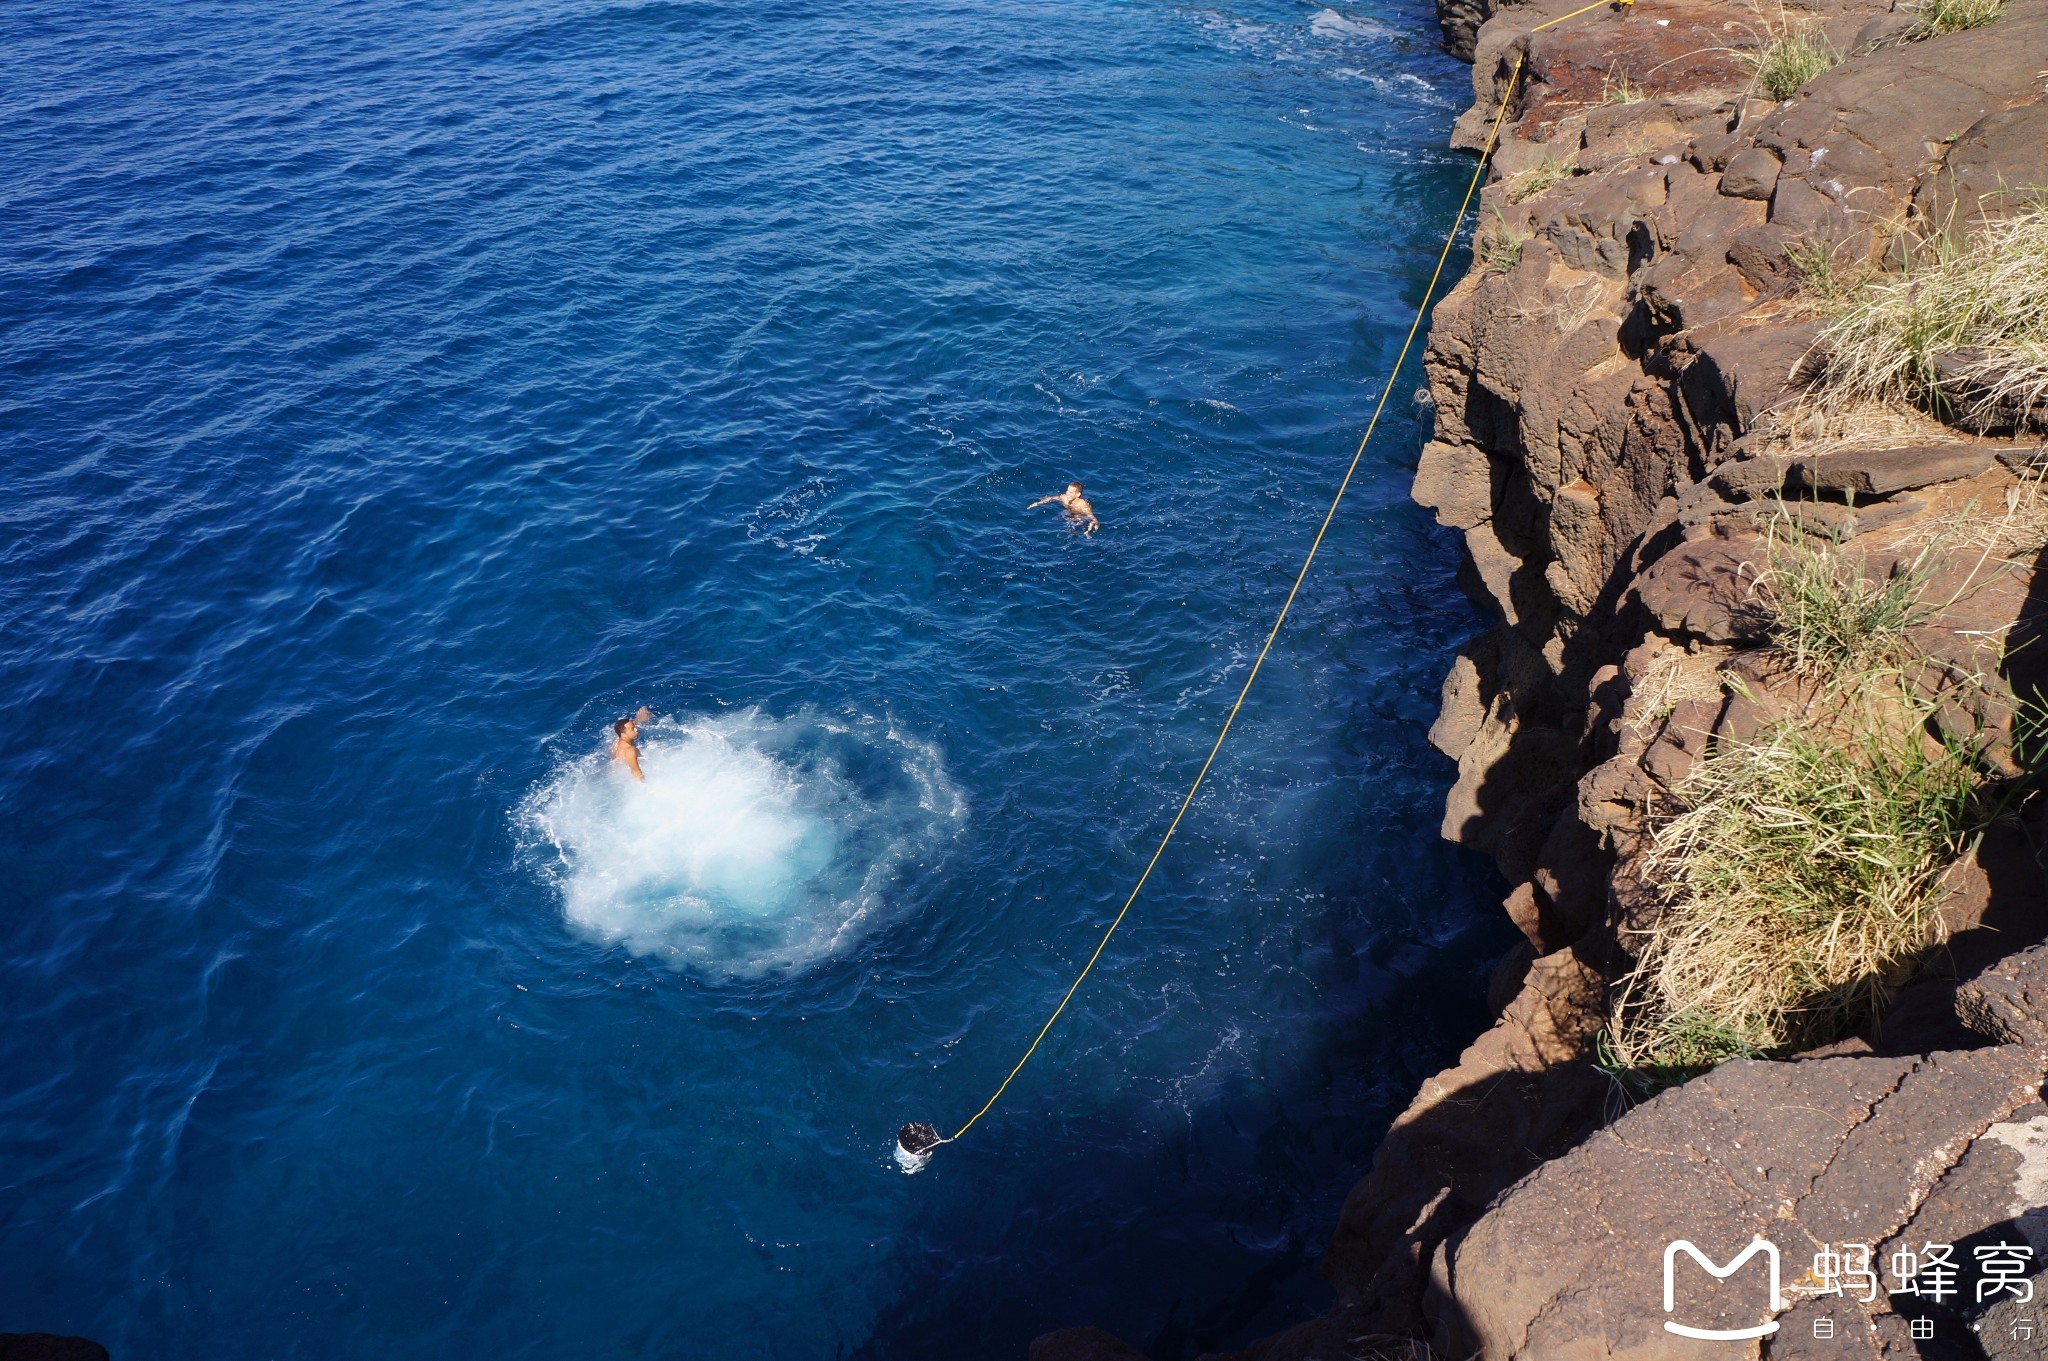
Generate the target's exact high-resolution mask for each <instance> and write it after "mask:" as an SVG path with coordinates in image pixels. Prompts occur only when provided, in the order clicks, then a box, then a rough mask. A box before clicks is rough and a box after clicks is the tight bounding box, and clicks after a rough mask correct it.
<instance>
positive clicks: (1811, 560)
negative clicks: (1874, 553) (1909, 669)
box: [1758, 510, 1940, 684]
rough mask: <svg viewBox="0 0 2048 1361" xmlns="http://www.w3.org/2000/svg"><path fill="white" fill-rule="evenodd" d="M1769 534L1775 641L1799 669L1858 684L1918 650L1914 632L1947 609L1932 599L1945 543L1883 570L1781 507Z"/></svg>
mask: <svg viewBox="0 0 2048 1361" xmlns="http://www.w3.org/2000/svg"><path fill="white" fill-rule="evenodd" d="M1767 536H1768V539H1767V545H1766V561H1767V564H1768V566H1767V567H1766V569H1765V571H1764V573H1763V576H1762V579H1761V580H1760V581H1759V582H1758V587H1759V589H1758V596H1759V601H1760V603H1761V605H1762V606H1763V608H1764V611H1765V614H1766V615H1767V618H1768V629H1769V637H1770V642H1771V645H1772V646H1773V647H1774V648H1776V649H1777V651H1778V652H1779V653H1780V654H1782V655H1783V656H1784V657H1785V658H1786V660H1788V661H1789V662H1790V663H1791V664H1792V669H1793V670H1794V671H1796V672H1798V673H1800V674H1802V675H1806V676H1810V677H1815V678H1818V679H1820V680H1823V681H1830V682H1846V683H1850V684H1854V683H1857V682H1858V681H1860V680H1861V679H1862V678H1864V677H1867V676H1869V675H1871V674H1874V673H1880V672H1886V671H1891V670H1895V669H1897V668H1899V667H1902V666H1904V665H1906V664H1907V663H1908V662H1910V661H1911V660H1912V659H1913V657H1914V656H1915V655H1917V652H1918V648H1917V646H1916V644H1915V643H1914V640H1913V633H1914V631H1915V630H1917V629H1919V628H1920V627H1922V626H1923V625H1925V624H1926V623H1927V622H1928V621H1929V620H1931V619H1933V618H1934V616H1935V615H1936V614H1937V613H1939V612H1940V611H1939V607H1938V606H1937V605H1934V604H1930V603H1929V602H1928V601H1927V600H1926V598H1925V595H1926V588H1927V583H1928V581H1929V579H1930V578H1931V577H1932V576H1933V575H1934V571H1935V568H1936V567H1937V565H1938V562H1937V558H1936V550H1937V548H1938V546H1939V545H1938V543H1936V544H1930V545H1928V547H1926V548H1924V549H1922V550H1921V552H1920V553H1919V555H1918V556H1917V557H1914V558H1912V559H1910V560H1903V561H1900V562H1899V563H1897V564H1895V565H1894V566H1893V567H1892V569H1891V570H1890V571H1889V572H1886V573H1884V574H1883V575H1881V576H1880V575H1876V574H1873V573H1872V572H1871V571H1870V570H1869V566H1868V564H1867V562H1866V560H1865V558H1864V556H1863V554H1861V553H1860V552H1856V551H1853V550H1851V549H1849V548H1847V547H1845V546H1844V545H1843V543H1842V542H1841V540H1840V539H1833V538H1831V539H1825V540H1816V539H1813V538H1810V537H1808V536H1807V535H1805V534H1803V533H1801V532H1800V531H1799V530H1798V529H1796V528H1794V527H1792V523H1791V517H1790V514H1789V512H1783V511H1782V510H1781V513H1780V515H1779V516H1778V517H1777V519H1776V520H1774V521H1773V522H1772V524H1771V525H1770V526H1769V528H1768V530H1767Z"/></svg>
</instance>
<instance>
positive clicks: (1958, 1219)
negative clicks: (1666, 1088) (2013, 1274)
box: [1430, 1046, 2042, 1361]
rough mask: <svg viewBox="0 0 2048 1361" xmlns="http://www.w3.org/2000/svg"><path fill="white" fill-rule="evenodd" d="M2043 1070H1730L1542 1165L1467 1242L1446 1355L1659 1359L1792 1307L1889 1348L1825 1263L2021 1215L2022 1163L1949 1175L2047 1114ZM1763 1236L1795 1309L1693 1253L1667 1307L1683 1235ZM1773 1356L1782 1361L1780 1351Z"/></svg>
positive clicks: (1445, 1292) (1839, 1066) (1725, 1241)
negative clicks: (2040, 1109) (1827, 1316)
mask: <svg viewBox="0 0 2048 1361" xmlns="http://www.w3.org/2000/svg"><path fill="white" fill-rule="evenodd" d="M2041 1078H2042V1073H2041V1068H2040V1054H2039V1052H2038V1051H2031V1050H2028V1049H2026V1048H2024V1047H2020V1046H2005V1047H1999V1048H1992V1049H1981V1050H1975V1051H1968V1052H1959V1053H1957V1052H1952V1053H1938V1054H1930V1055H1922V1056H1914V1057H1906V1058H1832V1059H1817V1060H1813V1061H1810V1062H1806V1063H1732V1064H1728V1065H1725V1066H1723V1067H1721V1068H1719V1069H1716V1070H1715V1071H1714V1072H1713V1073H1711V1074H1709V1075H1707V1076H1706V1077H1703V1078H1698V1079H1696V1080H1694V1081H1693V1082H1691V1083H1689V1084H1688V1085H1686V1086H1685V1087H1682V1088H1679V1089H1677V1090H1675V1091H1671V1092H1667V1093H1665V1094H1664V1095H1663V1096H1660V1097H1658V1098H1657V1099H1656V1100H1655V1101H1652V1102H1650V1103H1648V1104H1647V1105H1644V1106H1641V1107H1638V1108H1637V1109H1635V1110H1633V1111H1631V1112H1629V1114H1627V1115H1626V1116H1624V1117H1622V1118H1621V1119H1620V1120H1618V1121H1616V1122H1615V1123H1614V1124H1613V1125H1611V1126H1609V1127H1608V1128H1607V1129H1604V1130H1602V1131H1600V1132H1599V1133H1598V1134H1595V1135H1594V1136H1592V1137H1591V1138H1590V1139H1588V1140H1587V1141H1586V1142H1585V1143H1584V1144H1583V1145H1581V1146H1580V1147H1578V1148H1575V1149H1573V1150H1572V1151H1571V1152H1570V1153H1568V1154H1566V1155H1565V1156H1563V1157H1561V1158H1558V1159H1557V1160H1555V1161H1553V1162H1550V1163H1548V1164H1546V1165H1544V1166H1543V1167H1541V1168H1538V1169H1537V1170H1536V1172H1535V1173H1534V1174H1533V1175H1531V1176H1530V1177H1529V1178H1527V1179H1526V1180H1525V1181H1523V1182H1521V1183H1520V1184H1518V1185H1516V1186H1515V1187H1514V1189H1513V1190H1511V1191H1510V1192H1509V1193H1508V1194H1506V1195H1505V1196H1502V1197H1501V1198H1500V1199H1499V1200H1498V1201H1497V1202H1496V1203H1495V1204H1494V1206H1493V1208H1492V1209H1491V1210H1489V1211H1488V1212H1487V1213H1486V1215H1485V1216H1484V1217H1483V1218H1481V1219H1480V1220H1479V1221H1478V1222H1477V1223H1476V1224H1474V1225H1473V1226H1472V1227H1471V1228H1470V1229H1469V1230H1467V1231H1465V1232H1464V1233H1463V1234H1461V1235H1460V1236H1459V1237H1458V1238H1457V1239H1456V1240H1454V1242H1453V1243H1452V1244H1451V1246H1450V1248H1449V1250H1448V1252H1447V1253H1446V1254H1445V1255H1444V1257H1443V1259H1442V1261H1441V1263H1440V1266H1439V1270H1438V1273H1437V1277H1436V1279H1435V1280H1434V1282H1433V1289H1432V1294H1431V1300H1430V1306H1431V1309H1432V1311H1433V1312H1434V1314H1435V1316H1436V1321H1437V1324H1438V1335H1437V1343H1438V1346H1439V1347H1440V1349H1442V1350H1444V1351H1445V1352H1446V1353H1447V1354H1450V1355H1458V1356H1465V1355H1470V1354H1472V1353H1473V1352H1474V1351H1475V1350H1476V1351H1477V1352H1478V1354H1480V1355H1483V1356H1487V1357H1502V1358H1522V1357H1528V1358H1542V1359H1543V1361H1575V1359H1576V1358H1586V1359H1587V1361H1592V1358H1601V1361H1606V1359H1607V1358H1621V1357H1641V1358H1662V1357H1669V1356H1673V1355H1676V1354H1678V1349H1679V1347H1680V1345H1681V1344H1680V1343H1679V1340H1678V1339H1677V1338H1675V1337H1674V1336H1673V1335H1672V1334H1671V1333H1669V1332H1668V1331H1667V1330H1666V1329H1665V1326H1664V1325H1665V1324H1666V1323H1667V1322H1671V1321H1677V1322H1681V1323H1683V1324H1685V1325H1687V1326H1691V1327H1695V1328H1703V1329H1739V1328H1750V1327H1756V1326H1759V1325H1762V1324H1766V1323H1769V1322H1773V1321H1777V1320H1779V1319H1780V1317H1781V1316H1785V1317H1787V1318H1789V1319H1797V1320H1799V1321H1801V1322H1804V1323H1807V1325H1808V1326H1807V1328H1806V1330H1805V1331H1806V1337H1807V1338H1808V1339H1810V1338H1811V1337H1812V1328H1811V1326H1810V1320H1811V1316H1812V1315H1814V1314H1816V1313H1819V1312H1831V1313H1832V1314H1833V1315H1834V1316H1835V1318H1836V1320H1837V1323H1838V1324H1840V1325H1843V1326H1840V1327H1838V1329H1837V1331H1838V1333H1839V1334H1840V1335H1841V1337H1840V1340H1843V1341H1844V1343H1845V1346H1847V1347H1848V1348H1849V1350H1846V1351H1842V1352H1834V1353H1830V1354H1834V1355H1850V1356H1866V1357H1872V1358H1875V1357H1878V1356H1880V1355H1883V1354H1884V1353H1883V1352H1882V1351H1880V1350H1879V1346H1878V1345H1877V1340H1878V1338H1879V1337H1880V1336H1881V1335H1882V1332H1889V1331H1896V1332H1897V1333H1899V1334H1902V1335H1903V1334H1904V1333H1905V1332H1906V1329H1905V1328H1904V1327H1903V1326H1899V1327H1896V1328H1894V1327H1892V1326H1890V1325H1896V1324H1899V1323H1900V1322H1901V1320H1900V1319H1899V1316H1898V1315H1897V1314H1895V1313H1894V1312H1893V1311H1892V1309H1891V1306H1890V1303H1889V1301H1888V1300H1887V1299H1886V1297H1885V1296H1884V1295H1883V1294H1882V1293H1880V1294H1879V1295H1878V1297H1877V1299H1874V1300H1872V1301H1868V1302H1864V1301H1861V1300H1858V1299H1856V1298H1855V1297H1854V1296H1824V1295H1820V1294H1817V1293H1816V1292H1815V1290H1814V1285H1815V1284H1816V1283H1817V1282H1816V1278H1815V1276H1814V1274H1813V1264H1814V1259H1815V1257H1816V1254H1818V1253H1820V1252H1822V1251H1823V1250H1825V1249H1832V1250H1835V1251H1840V1247H1841V1245H1843V1244H1863V1245H1865V1246H1866V1247H1867V1248H1870V1249H1871V1250H1872V1251H1874V1252H1876V1253H1877V1254H1878V1260H1879V1262H1880V1264H1882V1263H1883V1262H1884V1261H1885V1260H1886V1254H1885V1251H1884V1250H1885V1249H1886V1248H1887V1247H1888V1246H1889V1245H1891V1244H1893V1243H1895V1242H1897V1241H1901V1240H1904V1239H1919V1238H1920V1235H1921V1234H1922V1233H1923V1232H1924V1233H1929V1234H1932V1233H1933V1232H1934V1230H1935V1221H1936V1220H1937V1219H1939V1220H1941V1223H1940V1225H1939V1233H1940V1235H1941V1236H1939V1237H1934V1238H1930V1239H1924V1240H1921V1241H1938V1242H1945V1243H1950V1244H1955V1243H1964V1242H1967V1241H1968V1240H1969V1239H1970V1238H1971V1237H1972V1236H1973V1235H1975V1234H1978V1233H1979V1232H1981V1231H1983V1230H1986V1229H1994V1230H1995V1229H1996V1228H1997V1227H1998V1226H1999V1225H2000V1224H2002V1223H2004V1222H2005V1221H2007V1220H2009V1219H2010V1218H2011V1208H2012V1204H2013V1200H2014V1197H2015V1196H2022V1197H2024V1196H2025V1195H2027V1194H2030V1193H2028V1192H2025V1191H2023V1190H2022V1189H2021V1188H2020V1186H2019V1184H2018V1177H2017V1168H2016V1166H2014V1163H2015V1162H2016V1159H2011V1158H2000V1159H1999V1161H2000V1162H2002V1163H2004V1164H2005V1167H2004V1169H2003V1170H2004V1171H2005V1173H2006V1175H2005V1176H2004V1178H2003V1182H2002V1184H1998V1183H1997V1182H1995V1181H1994V1182H1993V1183H1992V1184H1991V1185H1990V1186H1988V1187H1984V1186H1979V1187H1975V1188H1970V1187H1966V1186H1965V1185H1964V1182H1965V1181H1966V1180H1974V1179H1973V1178H1968V1177H1963V1178H1955V1179H1954V1184H1953V1185H1951V1184H1949V1183H1950V1182H1951V1177H1952V1174H1953V1173H1955V1172H1957V1171H1958V1170H1959V1169H1960V1166H1961V1164H1962V1163H1963V1161H1964V1155H1965V1154H1968V1153H1971V1152H1973V1151H1974V1150H1975V1149H1976V1148H1977V1147H1978V1145H1980V1144H1985V1143H1986V1141H1987V1137H1988V1146H1987V1148H1986V1150H1985V1153H1986V1160H1989V1159H1991V1158H1992V1157H1994V1156H1995V1154H1994V1152H1993V1150H2002V1149H2004V1148H2008V1147H2010V1145H2011V1142H2012V1141H2013V1140H2014V1138H2015V1137H2016V1135H2017V1131H2016V1130H2015V1128H2014V1126H2013V1123H2012V1121H2011V1117H2012V1116H2013V1115H2014V1113H2015V1112H2016V1111H2019V1110H2020V1108H2022V1107H2025V1106H2028V1105H2030V1104H2035V1103H2037V1098H2038V1094H2039V1091H2040V1086H2041ZM2020 1128H2021V1129H2025V1130H2028V1131H2031V1129H2032V1126H2030V1125H2027V1124H2026V1123H2025V1122H2024V1121H2022V1122H2020ZM2018 1137H2019V1138H2020V1139H2021V1140H2022V1141H2023V1142H2024V1140H2025V1139H2028V1138H2031V1134H2030V1133H2028V1134H2025V1135H2018ZM1973 1170H1974V1169H1973ZM1758 1239H1762V1240H1764V1241H1765V1242H1768V1243H1770V1244H1771V1245H1772V1246H1773V1247H1774V1248H1775V1249H1776V1252H1777V1254H1778V1258H1779V1262H1780V1269H1781V1273H1782V1280H1783V1286H1784V1291H1783V1294H1784V1296H1785V1298H1784V1299H1783V1300H1782V1301H1781V1303H1782V1305H1783V1306H1784V1307H1781V1308H1773V1307H1772V1304H1771V1299H1770V1296H1769V1293H1768V1291H1767V1290H1764V1289H1759V1288H1756V1287H1758V1286H1759V1285H1760V1281H1759V1280H1757V1279H1750V1280H1749V1281H1748V1282H1747V1285H1748V1287H1749V1288H1732V1287H1728V1286H1723V1285H1722V1284H1721V1283H1720V1282H1717V1281H1716V1280H1714V1279H1713V1278H1712V1277H1711V1276H1709V1275H1708V1274H1707V1273H1705V1272H1703V1271H1700V1270H1698V1269H1697V1268H1696V1266H1694V1264H1692V1263H1691V1262H1689V1261H1688V1260H1686V1259H1684V1258H1680V1259H1678V1261H1677V1263H1676V1264H1675V1266H1677V1267H1688V1268H1691V1269H1687V1270H1683V1271H1680V1270H1677V1269H1674V1271H1673V1281H1674V1286H1675V1297H1674V1300H1673V1305H1674V1307H1673V1309H1672V1310H1670V1311H1668V1312H1667V1311H1666V1309H1665V1308H1664V1304H1663V1293H1664V1259H1665V1251H1666V1248H1667V1246H1668V1245H1669V1244H1671V1243H1672V1242H1674V1241H1677V1240H1685V1241H1687V1242H1691V1243H1693V1244H1695V1245H1696V1246H1697V1247H1698V1248H1699V1249H1700V1250H1701V1251H1702V1252H1704V1253H1705V1254H1706V1255H1707V1256H1708V1257H1709V1258H1710V1259H1711V1260H1712V1261H1714V1262H1716V1263H1723V1264H1725V1263H1726V1262H1727V1261H1729V1260H1730V1259H1731V1258H1732V1257H1734V1256H1735V1255H1736V1254H1737V1253H1738V1252H1740V1251H1741V1250H1743V1249H1744V1248H1746V1247H1747V1246H1748V1245H1749V1244H1751V1243H1752V1242H1755V1241H1756V1240H1758ZM1762 1265H1763V1263H1761V1262H1760V1263H1759V1266H1762ZM1751 1275H1752V1277H1755V1276H1757V1275H1759V1273H1751ZM1595 1320H1597V1321H1598V1327H1597V1330H1595V1329H1594V1328H1593V1327H1592V1326H1591V1325H1592V1324H1593V1323H1594V1321H1595ZM1881 1322H1882V1323H1884V1324H1885V1325H1887V1326H1886V1327H1885V1328H1883V1329H1882V1330H1880V1328H1879V1326H1878V1325H1879V1324H1880V1323H1881ZM1952 1326H1953V1325H1952ZM1795 1335H1796V1334H1795ZM1786 1340H1787V1341H1790V1340H1791V1339H1790V1338H1787V1339H1786ZM1768 1353H1769V1354H1770V1355H1774V1356H1775V1355H1781V1354H1786V1353H1784V1352H1783V1351H1781V1348H1780V1346H1779V1344H1777V1343H1772V1344H1768ZM1908 1354H1911V1353H1908Z"/></svg>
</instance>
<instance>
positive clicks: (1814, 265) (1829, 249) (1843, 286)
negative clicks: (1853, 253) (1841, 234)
mask: <svg viewBox="0 0 2048 1361" xmlns="http://www.w3.org/2000/svg"><path fill="white" fill-rule="evenodd" d="M1785 258H1786V260H1788V261H1789V262H1790V263H1791V265H1792V273H1793V274H1794V275H1795V276H1796V277H1797V278H1798V280H1799V286H1800V288H1802V289H1804V290H1805V291H1806V292H1807V293H1810V294H1811V295H1813V296H1814V297H1815V298H1817V299H1819V300H1820V301H1821V302H1822V303H1824V304H1826V305H1828V306H1830V307H1833V308H1837V309H1839V308H1841V307H1843V306H1845V305H1846V304H1847V303H1848V301H1849V299H1850V298H1851V297H1852V296H1853V295H1854V294H1855V292H1856V289H1857V288H1858V287H1860V286H1861V284H1862V281H1863V276H1862V275H1860V274H1857V273H1854V272H1852V271H1850V270H1846V269H1843V268H1842V267H1841V265H1840V264H1838V263H1837V262H1836V260H1835V248H1834V246H1833V244H1832V243H1830V242H1827V241H1795V242H1793V243H1792V244H1791V245H1789V246H1787V247H1785Z"/></svg>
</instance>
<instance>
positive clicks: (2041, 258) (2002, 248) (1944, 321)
mask: <svg viewBox="0 0 2048 1361" xmlns="http://www.w3.org/2000/svg"><path fill="white" fill-rule="evenodd" d="M1921 254H1922V255H1923V256H1924V257H1927V258H1925V259H1923V260H1922V261H1920V262H1918V263H1915V264H1912V265H1910V266H1909V267H1908V268H1907V269H1906V270H1905V271H1903V272H1901V273H1899V274H1897V275H1894V276H1890V277H1887V278H1883V279H1879V280H1876V281H1873V282H1871V283H1868V284H1866V285H1865V286H1864V287H1863V288H1862V289H1860V290H1858V292H1857V294H1856V296H1855V297H1854V298H1853V299H1852V300H1850V301H1849V302H1847V303H1846V304H1845V305H1844V306H1843V308H1842V310H1841V312H1840V314H1839V315H1838V316H1837V317H1836V319H1835V320H1834V321H1833V322H1831V323H1830V324H1829V325H1828V326H1827V327H1826V328H1825V329H1824V330H1822V332H1821V334H1820V337H1819V340H1818V342H1817V343H1816V347H1815V348H1816V349H1817V350H1818V352H1819V353H1820V354H1821V355H1822V356H1823V359H1824V363H1825V377H1826V380H1827V385H1828V387H1829V389H1830V390H1831V391H1832V392H1833V393H1835V394H1838V395H1845V396H1847V397H1850V398H1852V399H1855V398H1861V399H1865V400H1873V401H1905V402H1914V403H1919V404H1921V405H1924V406H1926V407H1928V408H1929V409H1931V410H1933V411H1934V412H1935V413H1936V414H1938V415H1943V416H1958V417H1960V418H1962V419H1963V420H1964V421H1966V422H1982V421H1983V420H1984V419H1986V418H1987V417H1988V416H1990V415H1991V413H1993V412H1994V411H1996V410H1998V409H2001V408H2004V409H2008V410H2011V409H2017V410H2021V411H2025V410H2028V409H2031V408H2033V407H2036V406H2038V405H2041V404H2043V403H2048V206H2036V207H2034V208H2033V209H2031V210H2029V211H2027V212H2024V213H2021V214H2018V215H2016V216H2013V217H2008V218H2004V219H2001V220H1997V221H1990V222H1981V223H1978V224H1976V225H1974V226H1973V227H1972V229H1971V232H1970V240H1969V244H1968V246H1967V247H1966V248H1964V249H1962V250H1957V249H1955V248H1954V247H1953V246H1952V245H1951V244H1950V243H1949V240H1948V237H1947V236H1946V235H1945V234H1944V235H1937V236H1935V237H1934V238H1933V239H1932V240H1931V241H1929V242H1927V243H1925V245H1924V246H1923V248H1922V251H1921ZM1944 368H1946V369H1947V372H1946V373H1944ZM1959 382H1960V383H1961V384H1962V385H1964V387H1966V388H1967V393H1965V392H1963V391H1959V390H1957V385H1958V383H1959Z"/></svg>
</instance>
